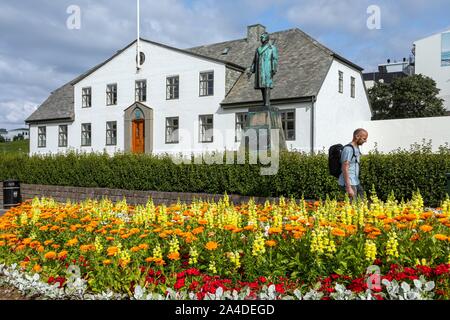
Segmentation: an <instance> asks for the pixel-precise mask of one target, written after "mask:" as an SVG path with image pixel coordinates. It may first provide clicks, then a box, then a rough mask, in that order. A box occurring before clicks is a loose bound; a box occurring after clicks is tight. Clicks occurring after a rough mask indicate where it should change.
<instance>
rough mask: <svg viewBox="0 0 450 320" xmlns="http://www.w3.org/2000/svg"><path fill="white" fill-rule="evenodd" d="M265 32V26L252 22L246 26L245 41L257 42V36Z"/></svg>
mask: <svg viewBox="0 0 450 320" xmlns="http://www.w3.org/2000/svg"><path fill="white" fill-rule="evenodd" d="M264 32H266V27H265V26H263V25H261V24H254V25H251V26H248V27H247V42H248V43H255V42H256V43H257V42H259V41H260V39H259V37H260V36H261V35H262V34H263V33H264Z"/></svg>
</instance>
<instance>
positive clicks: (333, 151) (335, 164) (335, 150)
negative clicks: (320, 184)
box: [328, 143, 355, 178]
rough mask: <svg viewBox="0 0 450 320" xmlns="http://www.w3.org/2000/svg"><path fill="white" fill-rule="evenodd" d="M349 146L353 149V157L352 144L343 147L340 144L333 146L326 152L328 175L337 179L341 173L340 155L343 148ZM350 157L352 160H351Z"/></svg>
mask: <svg viewBox="0 0 450 320" xmlns="http://www.w3.org/2000/svg"><path fill="white" fill-rule="evenodd" d="M347 146H350V147H352V149H353V157H355V147H353V145H352V144H350V143H349V144H347V145H345V146H343V145H342V144H335V145H333V146H331V147H330V149H329V150H328V169H329V171H330V174H331V175H332V176H334V177H336V178H339V176H340V175H341V172H342V164H341V153H342V150H344V148H345V147H347ZM353 157H352V158H353Z"/></svg>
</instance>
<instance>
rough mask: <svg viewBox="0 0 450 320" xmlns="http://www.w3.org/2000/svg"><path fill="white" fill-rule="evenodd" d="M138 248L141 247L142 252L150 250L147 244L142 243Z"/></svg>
mask: <svg viewBox="0 0 450 320" xmlns="http://www.w3.org/2000/svg"><path fill="white" fill-rule="evenodd" d="M138 247H139V249H141V250H147V249H148V244H146V243H141V244H140V245H139V246H138Z"/></svg>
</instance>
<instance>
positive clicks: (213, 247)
mask: <svg viewBox="0 0 450 320" xmlns="http://www.w3.org/2000/svg"><path fill="white" fill-rule="evenodd" d="M218 246H219V244H218V243H217V242H215V241H209V242H208V243H207V244H206V245H205V248H206V250H209V251H214V250H216V249H217V247H218Z"/></svg>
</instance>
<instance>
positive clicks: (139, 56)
mask: <svg viewBox="0 0 450 320" xmlns="http://www.w3.org/2000/svg"><path fill="white" fill-rule="evenodd" d="M139 26H140V8H139V0H137V41H136V72H139V69H140V67H139V66H140V60H141V50H140V34H139V33H140V32H139V31H140V30H139Z"/></svg>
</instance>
